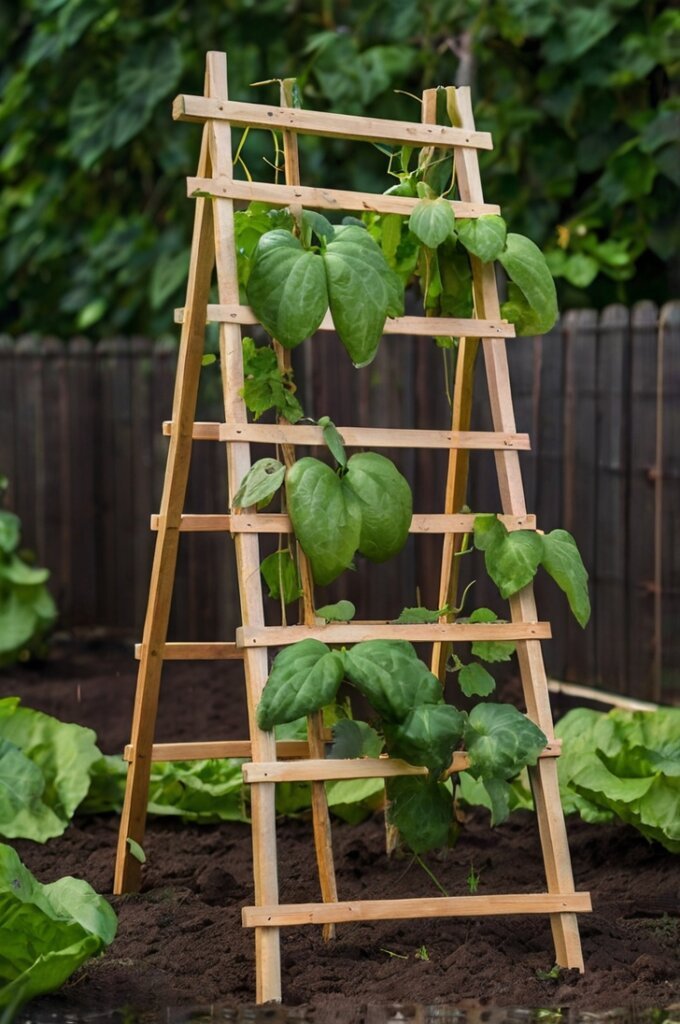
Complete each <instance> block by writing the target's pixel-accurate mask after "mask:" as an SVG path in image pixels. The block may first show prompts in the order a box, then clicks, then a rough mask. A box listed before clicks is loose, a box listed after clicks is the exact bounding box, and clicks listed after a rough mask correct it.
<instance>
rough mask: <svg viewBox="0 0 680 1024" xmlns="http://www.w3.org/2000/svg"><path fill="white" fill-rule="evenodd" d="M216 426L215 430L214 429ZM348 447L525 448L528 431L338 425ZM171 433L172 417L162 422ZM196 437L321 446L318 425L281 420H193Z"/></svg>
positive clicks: (203, 439)
mask: <svg viewBox="0 0 680 1024" xmlns="http://www.w3.org/2000/svg"><path fill="white" fill-rule="evenodd" d="M215 428H217V430H216V429H215ZM338 430H339V432H340V434H341V436H342V438H343V440H344V442H345V444H346V445H347V447H348V448H426V449H437V448H443V449H449V450H450V449H463V450H466V451H467V450H469V451H507V450H515V451H529V450H530V449H531V442H530V440H529V435H528V434H506V433H502V432H499V431H492V430H403V429H398V428H395V429H390V428H388V427H338ZM163 433H164V434H166V435H170V434H172V421H167V420H166V421H165V422H164V423H163ZM193 437H194V440H196V441H208V440H209V441H231V442H238V441H244V442H248V443H250V444H292V445H308V446H310V447H317V448H323V447H325V445H326V442H325V441H324V439H323V431H322V429H321V427H314V426H308V425H306V424H299V423H295V424H283V423H195V424H194V433H193Z"/></svg>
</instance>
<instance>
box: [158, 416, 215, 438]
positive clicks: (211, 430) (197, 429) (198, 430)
mask: <svg viewBox="0 0 680 1024" xmlns="http://www.w3.org/2000/svg"><path fill="white" fill-rule="evenodd" d="M221 426H222V424H221V423H201V422H196V423H194V426H193V431H192V435H191V436H192V438H193V440H194V441H219V439H220V427H221ZM163 436H164V437H172V420H164V421H163Z"/></svg>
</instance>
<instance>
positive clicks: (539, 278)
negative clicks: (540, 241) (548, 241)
mask: <svg viewBox="0 0 680 1024" xmlns="http://www.w3.org/2000/svg"><path fill="white" fill-rule="evenodd" d="M498 259H499V260H500V262H501V263H502V265H503V267H504V268H505V271H506V273H507V274H508V277H509V278H510V280H511V281H512V282H513V283H514V284H515V285H516V286H517V288H518V289H519V290H520V292H521V293H522V295H523V297H524V300H525V301H526V303H527V305H528V306H529V308H530V309H531V311H532V313H533V321H532V323H531V325H530V328H529V329H527V325H526V324H524V323H523V322H522V320H521V319H517V316H518V314H517V313H516V312H515V310H514V308H513V309H511V308H510V306H511V305H512V303H510V304H508V308H507V309H506V308H505V307H504V308H503V315H504V316H508V319H512V320H513V322H515V323H516V327H517V331H518V333H519V334H528V333H536V334H544V333H545V332H546V331H549V330H550V328H551V327H552V326H553V324H554V323H555V321H556V320H557V293H556V291H555V282H554V281H553V277H552V274H551V273H550V270H549V268H548V264H547V263H546V261H545V256H544V255H543V253H542V252H541V250H540V249H539V248H538V246H537V245H536V244H535V243H534V242H532V241H531V239H529V238H525V237H524V235H516V234H512V233H511V234H509V235H508V237H507V240H506V248H505V250H504V251H503V252H502V253H500V255H499V257H498ZM510 298H511V299H512V296H510Z"/></svg>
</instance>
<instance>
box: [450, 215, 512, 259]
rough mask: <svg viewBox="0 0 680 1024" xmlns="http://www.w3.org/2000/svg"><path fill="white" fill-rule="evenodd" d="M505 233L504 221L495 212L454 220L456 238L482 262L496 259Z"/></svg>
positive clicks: (500, 251)
mask: <svg viewBox="0 0 680 1024" xmlns="http://www.w3.org/2000/svg"><path fill="white" fill-rule="evenodd" d="M506 233H507V227H506V224H505V221H504V220H503V218H502V217H498V216H496V215H495V214H491V215H490V216H486V217H474V218H471V219H470V220H459V221H456V234H457V235H458V238H459V239H460V241H461V242H462V243H463V245H464V246H465V248H466V249H467V251H468V252H471V253H472V254H473V256H478V257H479V259H480V260H481V261H482V263H490V262H491V260H497V259H498V257H499V256H500V254H501V253H502V252H503V250H504V248H505V237H506Z"/></svg>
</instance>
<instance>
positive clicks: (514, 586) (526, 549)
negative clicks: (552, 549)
mask: <svg viewBox="0 0 680 1024" xmlns="http://www.w3.org/2000/svg"><path fill="white" fill-rule="evenodd" d="M493 519H494V517H493V516H491V517H490V516H477V517H476V518H475V527H474V530H475V534H474V536H475V547H476V548H477V549H478V550H479V549H481V550H482V551H484V562H485V564H486V570H487V572H488V573H489V576H490V577H491V579H492V580H493V581H494V583H495V584H496V586H497V587H498V590H499V592H500V594H501V597H510V596H511V595H512V594H516V593H517V591H518V590H521V589H522V587H525V586H526V585H527V584H528V583H531V581H532V580H533V578H534V576H535V575H536V571H537V569H538V566H539V565H540V562H541V558H542V556H543V543H542V540H541V538H540V537H539V535H538V534H537V533H535V532H534V531H533V530H513V531H512V532H509V531H508V530H506V528H505V526H504V525H503V523H501V522H500V520H499V519H495V522H492V520H493Z"/></svg>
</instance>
